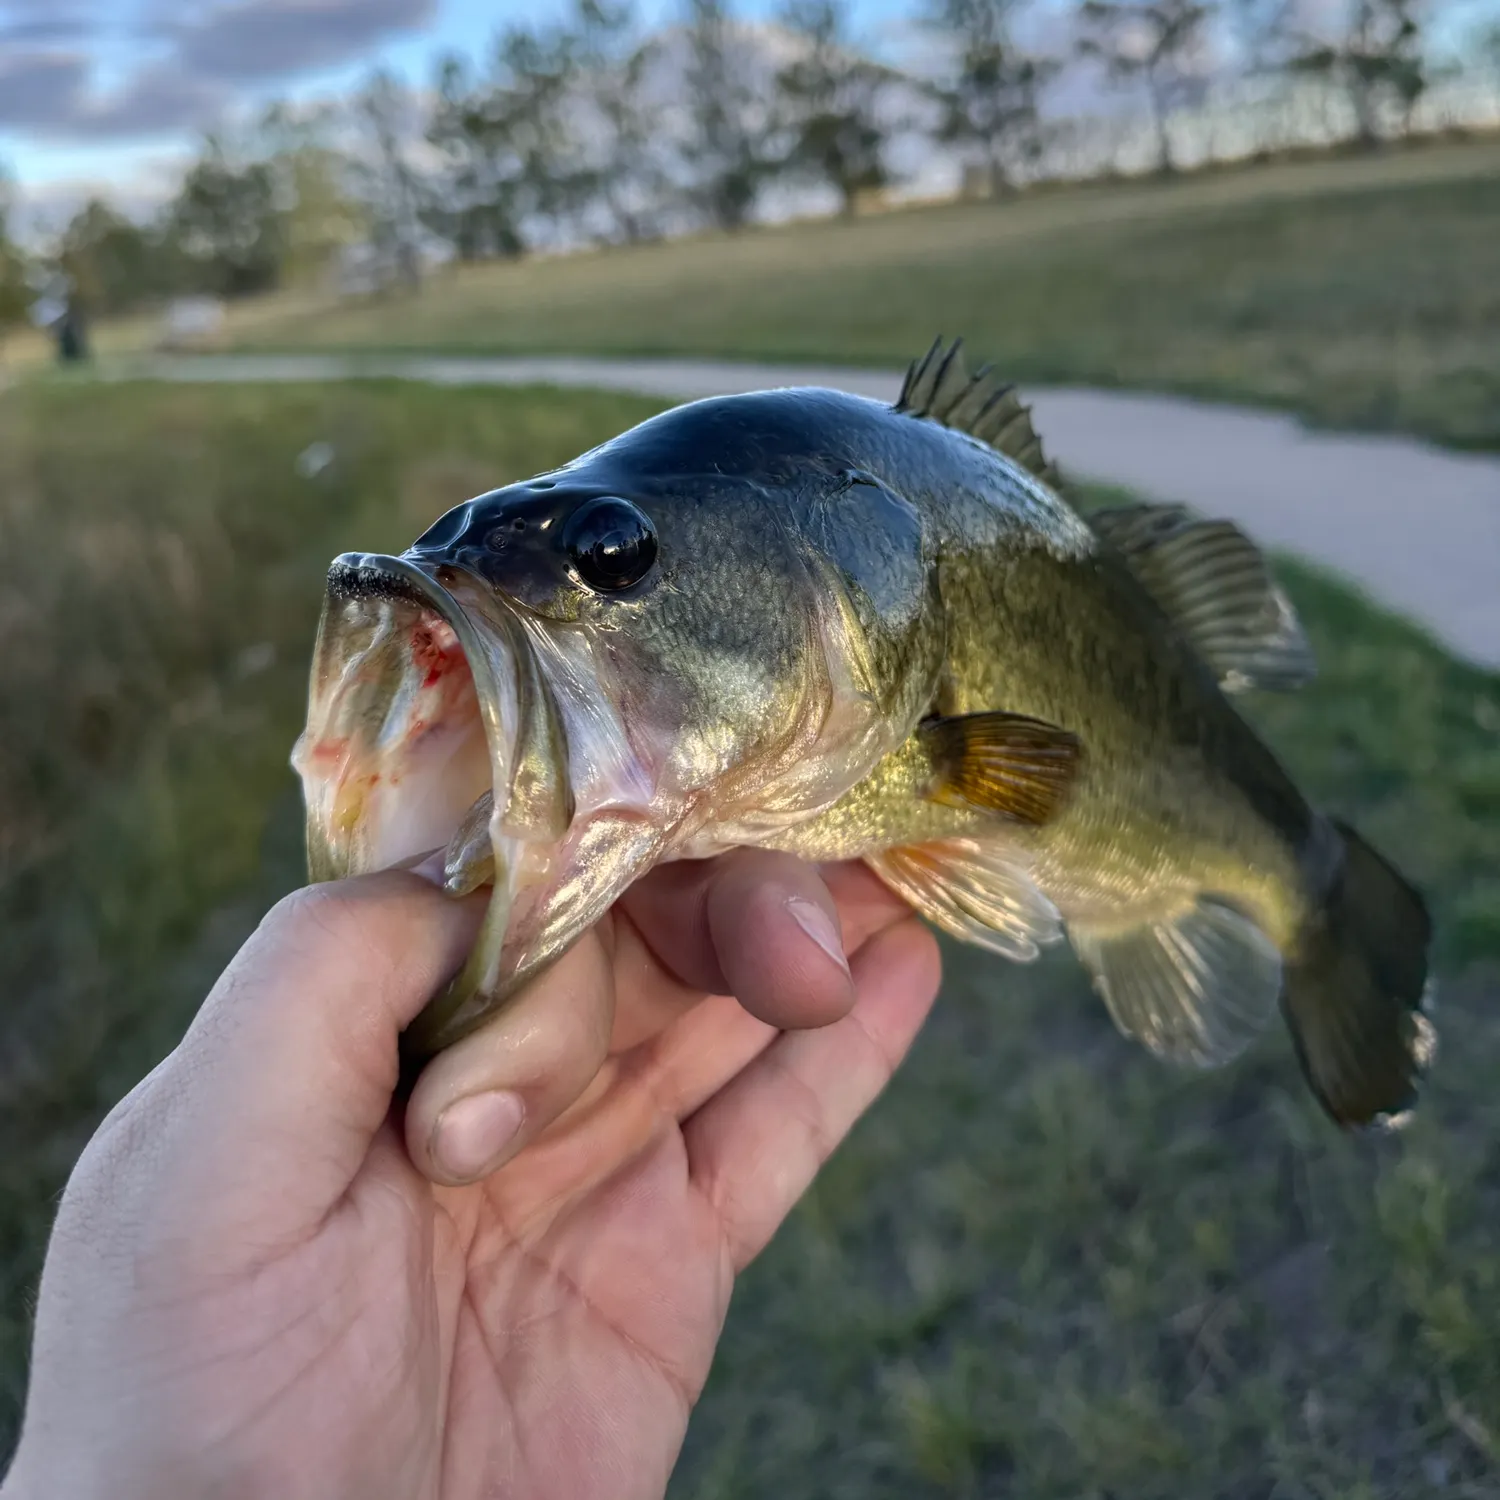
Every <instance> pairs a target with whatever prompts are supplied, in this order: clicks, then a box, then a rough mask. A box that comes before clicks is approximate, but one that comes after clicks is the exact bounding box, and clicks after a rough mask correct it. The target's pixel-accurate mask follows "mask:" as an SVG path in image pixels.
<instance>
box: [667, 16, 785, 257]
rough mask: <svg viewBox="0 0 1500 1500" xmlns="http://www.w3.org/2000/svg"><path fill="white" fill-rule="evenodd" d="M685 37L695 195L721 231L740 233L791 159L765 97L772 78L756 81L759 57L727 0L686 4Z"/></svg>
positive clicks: (688, 155) (687, 157) (689, 148)
mask: <svg viewBox="0 0 1500 1500" xmlns="http://www.w3.org/2000/svg"><path fill="white" fill-rule="evenodd" d="M685 39H686V45H687V53H688V56H687V66H686V69H685V70H684V74H683V79H682V81H683V85H684V88H685V91H686V95H687V104H688V114H689V117H690V129H689V137H688V142H687V144H686V146H685V148H684V150H683V156H684V158H685V160H686V163H687V166H688V169H689V172H690V174H691V176H692V178H693V182H692V187H691V194H692V196H693V198H694V199H695V200H696V202H697V204H698V206H699V208H700V209H701V210H702V211H703V212H704V213H705V214H706V215H707V216H708V218H709V220H710V221H711V222H712V223H714V224H716V225H718V227H719V228H720V229H726V230H736V229H741V228H743V227H744V225H745V224H746V223H748V222H749V220H750V217H751V215H752V214H753V213H754V211H755V205H756V201H757V199H758V198H759V197H760V193H761V189H762V188H763V187H764V186H765V184H766V183H767V181H769V180H770V178H772V177H773V176H774V175H775V174H776V173H777V172H778V171H779V170H780V168H781V166H782V164H783V162H784V160H785V153H784V152H780V151H778V149H777V145H776V122H775V119H774V116H773V114H772V112H771V111H770V109H769V108H768V106H767V103H766V100H765V97H764V96H765V92H766V88H765V84H766V82H767V80H762V79H760V78H759V77H758V76H757V73H756V64H757V62H758V59H757V57H756V55H755V52H754V50H753V48H752V47H751V45H750V44H749V42H748V39H747V37H746V36H745V35H744V33H743V32H742V31H741V30H740V29H739V28H738V27H737V26H736V24H735V21H734V18H733V17H732V16H731V14H730V12H729V8H728V6H727V4H726V3H725V0H688V4H687V24H686V27H685Z"/></svg>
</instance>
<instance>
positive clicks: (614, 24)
mask: <svg viewBox="0 0 1500 1500" xmlns="http://www.w3.org/2000/svg"><path fill="white" fill-rule="evenodd" d="M1437 3H1439V0H1342V9H1341V11H1340V8H1339V6H1337V5H1335V6H1330V5H1328V4H1325V3H1320V0H1076V4H1075V6H1074V9H1073V10H1072V12H1071V16H1070V22H1071V24H1070V25H1069V26H1068V27H1067V28H1066V33H1067V44H1066V46H1063V47H1059V48H1057V49H1054V50H1047V49H1045V48H1041V47H1039V46H1037V45H1036V44H1035V43H1034V41H1028V38H1033V37H1035V36H1036V35H1037V34H1038V31H1039V28H1037V27H1036V26H1035V25H1034V24H1029V23H1031V22H1033V21H1034V14H1033V13H1030V7H1031V6H1032V5H1033V4H1034V0H926V4H925V9H923V10H922V11H921V12H920V14H919V15H918V16H917V17H915V20H916V22H917V26H918V28H919V29H918V31H917V32H916V33H915V36H916V37H917V38H919V40H920V42H921V46H920V47H919V48H917V49H916V50H919V51H920V52H921V53H922V55H923V57H924V65H923V67H922V68H921V69H920V70H905V69H901V68H897V67H894V66H892V65H891V64H889V63H887V62H883V61H880V60H878V59H877V58H876V57H875V56H873V55H872V54H871V53H870V51H869V50H867V49H866V48H865V47H863V46H862V45H861V44H860V39H859V37H858V36H857V34H856V32H855V27H854V24H853V21H852V18H851V14H850V9H849V4H848V0H788V3H787V4H786V6H785V8H784V9H783V10H782V11H781V13H780V14H779V16H778V17H777V19H776V21H775V23H774V24H769V25H767V24H762V25H759V26H750V25H748V24H746V23H744V22H743V21H742V20H741V19H740V18H738V17H737V16H736V15H735V14H734V13H733V11H732V9H731V0H684V3H683V9H682V12H681V15H680V20H679V22H678V24H675V25H672V26H670V27H667V28H665V29H663V30H661V31H659V32H657V33H655V34H646V33H644V32H643V30H642V28H641V27H640V25H639V23H638V20H637V17H636V16H635V14H634V12H633V10H632V8H631V3H630V0H572V8H571V10H570V11H568V12H567V14H566V15H564V16H563V17H562V18H561V19H557V20H553V21H548V22H543V23H536V24H511V25H509V26H506V27H504V28H503V29H502V30H501V31H500V32H499V33H498V34H497V36H496V37H495V39H494V43H493V45H492V47H491V49H490V52H489V54H488V56H487V57H485V58H483V59H481V60H475V59H470V58H466V57H462V56H457V55H453V56H446V57H443V58H441V59H439V61H438V63H437V66H436V69H435V72H434V76H433V78H432V80H431V83H430V86H429V87H426V88H423V89H413V88H411V87H409V86H408V85H407V84H405V83H404V82H402V81H401V80H400V79H398V78H396V77H395V76H394V75H392V74H390V73H387V72H376V73H374V74H372V75H371V76H370V77H369V78H368V79H367V80H366V82H365V83H364V85H363V86H362V87H361V88H360V89H359V90H358V91H357V92H356V93H355V94H354V95H353V96H352V97H350V98H348V99H346V100H341V101H339V102H337V103H334V104H325V105H323V106H320V107H318V108H315V109H299V110H294V109H291V108H289V107H286V106H277V107H274V108H272V109H270V110H269V111H268V112H267V113H266V114H265V115H264V116H263V117H262V118H261V119H260V120H258V121H256V122H255V123H254V125H253V126H251V127H249V128H242V129H240V130H238V131H235V132H231V133H224V134H219V135H215V136H211V137H209V138H208V139H207V140H206V141H205V142H204V144H203V146H202V149H201V151H200V152H199V154H198V155H197V158H196V159H195V160H194V161H193V162H192V163H191V165H190V166H189V167H188V168H187V170H186V171H185V173H184V175H183V178H182V181H181V184H180V186H179V188H178V191H177V192H176V194H175V196H174V197H173V198H172V199H171V201H170V202H168V203H166V204H165V205H163V206H162V208H161V209H160V210H159V212H157V213H156V214H155V215H153V216H152V217H150V218H149V219H148V220H146V221H144V222H142V221H138V220H137V219H134V218H132V217H130V216H128V215H127V214H125V213H123V212H121V211H119V210H118V209H117V208H115V207H113V206H111V205H110V204H109V203H108V202H106V201H104V200H102V199H96V200H94V201H91V202H89V203H87V204H85V205H84V207H82V208H81V209H80V210H79V211H78V212H77V213H76V214H75V215H74V216H73V217H72V218H71V220H70V221H69V222H67V223H66V224H65V225H63V226H61V228H60V229H58V230H57V232H56V233H55V234H54V235H53V236H52V237H51V241H52V242H51V243H50V244H49V245H48V247H47V249H46V251H45V253H43V254H42V255H40V256H36V255H34V256H32V257H31V258H30V259H28V257H27V256H25V255H23V254H22V253H21V250H20V249H19V248H18V246H17V244H16V240H15V238H14V236H13V235H12V234H11V233H9V232H8V229H7V226H8V225H10V224H13V222H14V212H15V195H14V191H13V190H12V189H8V188H7V185H6V183H5V181H4V179H3V178H0V328H3V326H4V325H5V323H6V322H7V321H16V320H18V319H20V318H22V317H24V316H25V314H26V310H27V308H28V306H29V305H30V304H31V302H32V299H33V297H34V295H35V292H36V290H37V286H38V283H39V280H45V278H46V277H48V276H49V275H50V276H51V277H53V278H54V280H64V281H65V282H66V283H67V285H68V286H69V287H71V289H72V295H73V296H74V297H75V298H76V299H77V300H78V301H79V302H80V303H81V304H82V305H83V306H84V307H86V308H87V309H88V310H89V311H91V312H96V313H106V314H107V313H119V312H124V311H128V310H130V309H132V308H136V307H139V306H142V305H144V304H151V303H154V302H159V301H162V300H164V299H167V298H170V297H175V296H181V295H185V294H194V293H198V294H207V295H213V296H217V297H235V296H240V295H246V294H250V293H255V292H261V291H267V290H270V289H272V288H275V287H278V286H282V285H287V284H296V283H306V282H308V281H310V280H313V279H315V278H318V277H325V276H327V275H328V274H329V272H330V267H333V266H335V265H340V264H343V265H346V266H347V265H348V264H350V263H351V262H352V263H355V264H356V265H358V264H363V265H364V266H365V268H366V274H367V277H368V279H369V282H370V284H371V285H375V286H380V287H385V286H389V285H391V284H393V283H402V282H405V283H408V284H414V283H415V282H416V281H417V280H418V279H419V278H420V275H421V268H422V266H423V264H424V263H426V261H427V260H428V259H429V258H430V256H431V255H432V253H433V252H437V253H439V254H441V255H444V256H446V257H449V258H455V259H457V260H460V261H477V260H484V259H490V258H495V257H508V256H517V255H521V254H524V253H526V252H528V251H532V250H536V249H540V248H546V247H549V246H556V245H565V244H577V243H583V242H604V243H608V242H638V241H643V240H648V239H653V238H658V237H661V236H665V235H669V234H674V233H680V232H684V231H687V230H690V229H692V228H694V227H698V226H712V227H715V228H718V229H722V230H727V231H733V230H737V229H739V228H741V227H743V226H744V225H745V224H747V223H749V222H750V221H751V220H753V219H754V218H755V217H756V215H757V213H758V212H760V211H761V210H762V208H763V206H764V204H765V203H766V201H767V199H768V197H769V195H771V194H773V193H775V192H777V191H782V192H785V191H787V190H797V189H802V190H806V189H810V188H817V189H820V190H821V191H822V193H823V194H824V196H825V198H826V199H827V200H829V201H831V203H832V204H833V205H835V206H836V208H837V209H838V211H840V212H843V213H846V214H852V213H854V212H856V211H857V210H858V208H859V207H860V205H861V204H862V202H864V201H865V200H866V199H868V198H870V197H872V196H878V195H880V194H882V193H884V192H886V191H887V190H889V189H891V188H892V187H894V186H896V185H898V184H899V181H900V177H901V168H900V165H899V164H898V161H897V152H896V149H895V148H896V145H897V143H898V142H900V141H902V140H905V141H908V142H910V141H913V140H915V141H919V142H925V143H926V149H927V150H928V151H941V152H945V153H948V154H949V155H950V156H951V158H952V159H953V160H954V161H956V162H957V163H958V164H959V165H960V166H961V167H962V168H963V170H964V174H965V180H966V182H969V183H971V184H982V185H983V188H984V190H986V191H987V192H989V193H990V194H992V195H994V196H996V197H1001V196H1004V195H1006V194H1008V193H1010V192H1013V191H1015V190H1017V188H1018V187H1019V186H1020V185H1021V184H1024V183H1026V182H1028V181H1032V180H1035V179H1037V178H1039V177H1045V176H1047V175H1049V172H1050V173H1051V174H1052V175H1055V173H1056V168H1055V165H1054V166H1051V167H1049V163H1052V162H1054V161H1055V159H1056V158H1058V154H1059V140H1060V139H1061V137H1062V136H1063V135H1064V134H1065V132H1066V130H1067V128H1068V127H1067V122H1066V121H1064V120H1059V119H1058V118H1057V117H1056V115H1055V113H1054V112H1052V111H1049V110H1048V108H1047V96H1048V93H1049V91H1050V90H1052V89H1054V88H1055V87H1056V86H1057V85H1058V83H1059V81H1060V80H1061V79H1062V78H1063V77H1064V75H1065V74H1066V73H1067V72H1068V70H1069V69H1071V68H1074V67H1077V66H1084V65H1088V66H1092V67H1094V68H1095V69H1097V70H1098V71H1099V73H1100V74H1101V75H1102V77H1103V78H1104V79H1106V80H1108V81H1111V82H1113V83H1114V84H1116V85H1118V86H1119V87H1120V88H1121V89H1122V90H1126V89H1128V90H1131V91H1133V92H1134V94H1135V96H1136V97H1137V98H1139V99H1140V100H1142V101H1143V102H1144V104H1145V106H1146V107H1147V109H1148V111H1149V116H1150V119H1151V121H1152V125H1153V132H1154V141H1155V147H1154V157H1155V167H1156V170H1158V171H1161V172H1170V171H1172V170H1174V168H1175V167H1176V165H1177V161H1178V154H1177V151H1178V148H1177V145H1176V141H1175V137H1174V125H1175V122H1176V121H1177V119H1178V117H1179V115H1180V112H1181V111H1182V110H1183V109H1184V108H1185V107H1187V106H1189V105H1192V104H1194V103H1195V102H1198V101H1199V100H1201V98H1202V97H1203V95H1204V93H1205V90H1206V89H1207V87H1208V85H1209V82H1210V80H1211V79H1212V78H1213V77H1214V76H1215V75H1216V73H1217V72H1219V71H1221V70H1222V67H1223V62H1224V57H1225V54H1226V48H1229V49H1230V50H1232V53H1233V55H1234V57H1235V59H1236V63H1235V65H1236V67H1237V69H1238V72H1239V74H1240V76H1241V77H1249V78H1258V79H1276V80H1282V81H1283V82H1287V83H1293V82H1296V81H1298V80H1302V81H1307V80H1318V81H1320V82H1321V83H1322V85H1323V86H1324V87H1325V88H1326V89H1327V90H1328V91H1330V92H1331V95H1332V96H1333V97H1336V98H1342V99H1343V100H1344V101H1345V102H1346V105H1347V109H1346V114H1347V118H1348V121H1349V126H1348V135H1349V138H1350V139H1351V141H1352V142H1353V143H1354V144H1356V145H1358V146H1363V147H1374V146H1376V145H1378V144H1379V143H1380V142H1381V141H1382V140H1383V139H1384V138H1386V137H1387V136H1389V135H1393V134H1400V133H1402V132H1404V131H1407V130H1409V129H1410V128H1411V122H1412V116H1413V111H1414V110H1415V108H1416V106H1417V104H1418V102H1419V101H1420V100H1421V99H1422V97H1423V95H1424V94H1425V93H1426V92H1427V91H1428V89H1429V88H1430V87H1431V86H1432V85H1433V83H1434V80H1435V78H1436V77H1437V76H1438V73H1439V69H1438V66H1437V65H1436V64H1435V63H1434V61H1433V59H1432V57H1431V56H1430V51H1429V45H1428V43H1429V36H1430V29H1431V25H1432V22H1433V20H1434V12H1433V7H1434V6H1435V5H1436V4H1437ZM1336 14H1337V16H1338V18H1337V19H1334V20H1331V19H1330V17H1332V16H1335V15H1336ZM1053 29H1054V30H1057V28H1056V27H1055V26H1054V28H1053ZM1473 43H1474V45H1473V46H1471V47H1470V48H1469V55H1470V57H1471V59H1473V60H1474V61H1475V65H1476V66H1478V67H1481V68H1482V67H1485V66H1488V67H1490V68H1491V70H1492V77H1493V81H1494V86H1495V87H1496V89H1497V90H1500V22H1494V23H1490V24H1489V26H1488V28H1487V29H1485V28H1482V29H1481V31H1480V32H1479V33H1477V34H1476V35H1475V37H1474V38H1473ZM908 154H909V153H908ZM361 258H362V259H361Z"/></svg>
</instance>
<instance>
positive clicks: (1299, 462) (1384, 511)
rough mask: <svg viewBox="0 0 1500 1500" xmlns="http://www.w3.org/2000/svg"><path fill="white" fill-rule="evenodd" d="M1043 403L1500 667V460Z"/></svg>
mask: <svg viewBox="0 0 1500 1500" xmlns="http://www.w3.org/2000/svg"><path fill="white" fill-rule="evenodd" d="M137 373H148V374H151V375H155V376H157V377H160V378H164V379H169V380H179V381H193V380H215V381H217V380H229V381H236V380H276V381H292V380H337V379H344V378H349V377H372V378H373V377H392V376H395V377H398V378H405V379H413V380H423V381H427V382H430V383H434V384H440V385H484V384H495V385H519V384H530V383H534V382H541V383H545V384H553V385H562V386H592V387H595V388H600V387H602V388H606V389H611V390H622V391H633V392H638V393H641V394H645V395H654V396H665V397H677V398H688V397H696V396H709V395H721V394H729V393H733V392H737V391H750V390H760V389H763V388H765V387H767V386H776V385H824V386H832V387H836V388H838V389H841V390H847V391H854V392H856V393H859V394H863V395H869V396H878V397H881V398H883V399H885V400H890V399H893V398H894V397H895V395H896V392H897V390H898V388H899V384H900V380H899V376H896V375H893V374H882V373H881V372H879V371H871V370H848V369H811V368H806V367H785V368H783V367H775V366H766V365H743V364H730V363H721V362H714V361H707V360H665V359H663V360H614V359H585V358H545V359H541V358H538V359H522V358H517V359H492V358H458V357H455V358H409V359H384V358H381V359H362V358H343V357H339V356H331V357H323V356H286V357H283V356H255V355H234V356H222V357H219V356H216V357H212V358H197V359H173V360H168V359H158V360H154V361H152V362H150V363H149V364H148V365H146V366H145V367H144V370H143V371H139V370H138V371H137ZM1027 396H1028V399H1030V400H1031V401H1032V402H1033V403H1034V411H1035V420H1036V424H1037V429H1038V431H1040V433H1041V434H1042V438H1043V441H1044V442H1045V443H1046V444H1047V447H1048V450H1049V452H1051V453H1052V454H1054V455H1055V456H1056V458H1057V460H1058V462H1059V463H1060V464H1061V465H1062V467H1063V468H1064V469H1065V470H1066V471H1067V472H1069V473H1071V474H1075V475H1077V476H1079V477H1080V478H1087V479H1098V480H1105V481H1109V482H1112V483H1116V484H1122V485H1126V486H1128V487H1130V488H1131V489H1135V490H1138V491H1139V492H1140V493H1141V494H1143V495H1149V496H1151V497H1153V498H1155V499H1158V500H1178V501H1184V502H1186V503H1188V504H1191V505H1193V506H1195V507H1196V508H1198V509H1200V510H1203V511H1206V512H1209V513H1211V514H1214V515H1219V516H1226V517H1229V518H1231V519H1233V520H1235V521H1237V522H1239V523H1240V525H1242V526H1243V527H1244V528H1245V529H1246V531H1248V532H1250V533H1251V534H1252V535H1253V536H1255V537H1256V538H1257V539H1258V540H1259V541H1262V542H1264V543H1266V544H1268V545H1271V546H1277V547H1285V548H1288V549H1290V550H1292V551H1296V552H1300V553H1303V554H1304V555H1306V556H1308V557H1311V558H1313V559H1315V560H1316V561H1318V562H1320V563H1323V564H1324V565H1326V566H1328V567H1331V568H1334V569H1336V570H1337V571H1339V572H1341V573H1343V574H1345V575H1346V576H1347V577H1349V578H1351V579H1352V580H1354V581H1355V582H1357V583H1359V584H1361V585H1363V586H1364V587H1365V588H1366V589H1368V590H1369V592H1370V593H1371V594H1373V595H1375V596H1376V597H1377V598H1379V599H1381V600H1382V601H1383V602H1385V603H1387V604H1389V605H1391V606H1393V607H1395V608H1396V609H1398V610H1400V611H1402V612H1403V613H1405V614H1407V615H1408V616H1410V617H1412V618H1413V619H1416V620H1419V621H1421V622H1422V623H1423V624H1425V625H1426V626H1427V627H1428V628H1429V629H1430V630H1432V631H1433V633H1434V634H1435V635H1437V636H1438V637H1439V638H1440V639H1442V640H1443V641H1445V642H1446V643H1447V644H1448V645H1449V646H1450V647H1452V648H1453V649H1454V650H1456V651H1458V652H1460V653H1461V654H1463V655H1465V656H1468V657H1470V658H1472V659H1474V660H1476V661H1480V662H1483V663H1485V664H1486V665H1489V666H1492V667H1500V456H1495V455H1467V454H1459V453H1452V452H1448V451H1445V450H1443V449H1440V448H1435V447H1432V446H1430V445H1428V444H1425V443H1421V442H1417V441H1415V440H1413V439H1410V438H1398V437H1377V436H1368V435H1354V434H1335V433H1324V432H1316V431H1312V430H1310V429H1307V428H1304V427H1302V426H1301V425H1300V424H1299V423H1298V422H1297V421H1296V420H1295V419H1294V418H1292V417H1285V416H1277V415H1271V414H1268V413H1264V412H1257V411H1247V410H1243V409H1237V408H1234V407H1226V406H1215V405H1209V404H1205V403H1201V402H1196V401H1186V400H1181V399H1178V398H1175V397H1167V396H1141V395H1129V394H1125V393H1123V392H1115V391H1097V390H1074V389H1068V388H1051V389H1048V388H1042V389H1036V390H1029V391H1028V392H1027Z"/></svg>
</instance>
